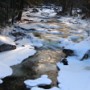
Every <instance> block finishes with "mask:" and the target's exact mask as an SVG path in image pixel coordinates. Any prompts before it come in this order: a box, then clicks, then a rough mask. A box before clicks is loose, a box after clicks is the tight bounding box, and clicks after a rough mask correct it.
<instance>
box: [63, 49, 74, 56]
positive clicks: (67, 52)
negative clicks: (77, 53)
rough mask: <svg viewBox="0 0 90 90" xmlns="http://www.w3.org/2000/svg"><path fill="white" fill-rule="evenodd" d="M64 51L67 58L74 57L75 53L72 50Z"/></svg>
mask: <svg viewBox="0 0 90 90" xmlns="http://www.w3.org/2000/svg"><path fill="white" fill-rule="evenodd" d="M62 51H63V53H64V54H65V56H66V57H67V56H72V55H74V51H73V50H71V49H63V50H62Z"/></svg>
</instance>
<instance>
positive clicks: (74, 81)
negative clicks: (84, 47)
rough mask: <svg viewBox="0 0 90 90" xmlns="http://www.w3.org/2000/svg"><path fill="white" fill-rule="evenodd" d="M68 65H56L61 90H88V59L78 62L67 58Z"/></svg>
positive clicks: (89, 75) (89, 76) (74, 58)
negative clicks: (58, 69)
mask: <svg viewBox="0 0 90 90" xmlns="http://www.w3.org/2000/svg"><path fill="white" fill-rule="evenodd" d="M67 60H68V62H69V65H67V66H64V65H62V64H61V63H58V66H59V68H60V71H59V75H58V78H57V79H58V82H59V83H60V84H59V87H60V88H61V90H90V80H89V78H90V59H89V60H87V61H79V60H78V59H77V58H76V57H74V56H73V57H68V58H67Z"/></svg>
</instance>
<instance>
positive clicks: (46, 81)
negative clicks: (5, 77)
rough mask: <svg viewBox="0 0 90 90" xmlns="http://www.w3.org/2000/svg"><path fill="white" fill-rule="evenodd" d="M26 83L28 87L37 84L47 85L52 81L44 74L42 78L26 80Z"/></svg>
mask: <svg viewBox="0 0 90 90" xmlns="http://www.w3.org/2000/svg"><path fill="white" fill-rule="evenodd" d="M24 83H25V85H26V86H27V88H32V87H36V86H39V85H41V86H45V85H50V84H51V83H52V81H51V80H50V79H49V78H48V76H47V75H42V76H41V77H40V78H38V79H35V80H26V81H24Z"/></svg>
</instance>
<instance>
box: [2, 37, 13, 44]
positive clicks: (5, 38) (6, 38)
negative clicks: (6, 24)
mask: <svg viewBox="0 0 90 90" xmlns="http://www.w3.org/2000/svg"><path fill="white" fill-rule="evenodd" d="M4 43H6V44H11V45H15V43H14V40H13V39H11V38H10V37H7V36H4V35H0V45H2V44H4Z"/></svg>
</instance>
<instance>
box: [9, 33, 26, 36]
mask: <svg viewBox="0 0 90 90" xmlns="http://www.w3.org/2000/svg"><path fill="white" fill-rule="evenodd" d="M11 34H12V35H13V36H14V37H19V36H25V34H24V33H22V32H12V33H11Z"/></svg>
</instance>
